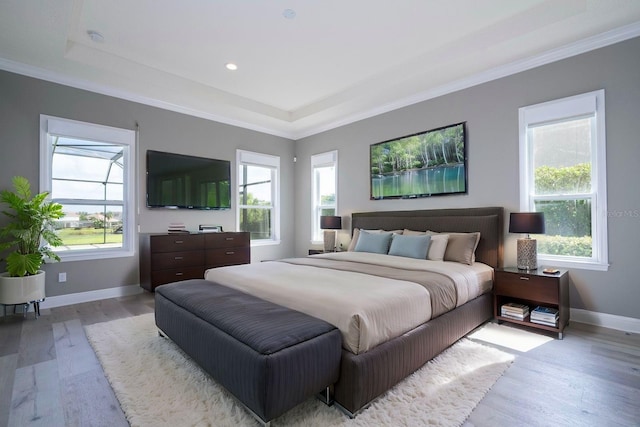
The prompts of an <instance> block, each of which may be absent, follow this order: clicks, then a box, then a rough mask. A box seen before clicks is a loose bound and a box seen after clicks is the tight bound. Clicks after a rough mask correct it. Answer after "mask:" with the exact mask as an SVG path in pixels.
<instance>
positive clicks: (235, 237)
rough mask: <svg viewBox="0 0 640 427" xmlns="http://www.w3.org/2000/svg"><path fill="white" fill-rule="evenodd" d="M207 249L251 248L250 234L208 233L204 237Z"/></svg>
mask: <svg viewBox="0 0 640 427" xmlns="http://www.w3.org/2000/svg"><path fill="white" fill-rule="evenodd" d="M204 238H205V242H206V247H207V248H237V247H243V246H247V247H248V246H249V245H250V241H249V233H242V232H239V233H207V234H205V235H204Z"/></svg>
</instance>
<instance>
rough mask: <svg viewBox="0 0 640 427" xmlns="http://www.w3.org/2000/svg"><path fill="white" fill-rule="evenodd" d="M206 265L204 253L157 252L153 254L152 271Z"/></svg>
mask: <svg viewBox="0 0 640 427" xmlns="http://www.w3.org/2000/svg"><path fill="white" fill-rule="evenodd" d="M203 264H204V252H203V251H182V252H157V253H153V254H151V269H152V270H164V269H167V268H180V267H197V266H202V265H203Z"/></svg>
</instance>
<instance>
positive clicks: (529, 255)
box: [509, 212, 544, 270]
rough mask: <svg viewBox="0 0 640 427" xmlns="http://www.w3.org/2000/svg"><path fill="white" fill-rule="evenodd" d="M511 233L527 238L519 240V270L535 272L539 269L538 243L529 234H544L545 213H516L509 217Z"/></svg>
mask: <svg viewBox="0 0 640 427" xmlns="http://www.w3.org/2000/svg"><path fill="white" fill-rule="evenodd" d="M509 233H522V234H526V235H527V236H526V237H524V238H520V239H518V261H517V265H518V269H520V270H535V269H537V268H538V243H537V242H536V239H532V238H531V237H530V236H529V234H544V213H542V212H515V213H511V216H510V217H509Z"/></svg>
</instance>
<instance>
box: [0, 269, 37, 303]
mask: <svg viewBox="0 0 640 427" xmlns="http://www.w3.org/2000/svg"><path fill="white" fill-rule="evenodd" d="M44 277H45V275H44V271H42V270H38V273H37V274H34V275H33V276H24V277H10V276H9V273H2V274H0V304H5V305H13V304H24V303H27V302H33V301H41V300H43V299H44V297H45V294H44V283H45V280H44Z"/></svg>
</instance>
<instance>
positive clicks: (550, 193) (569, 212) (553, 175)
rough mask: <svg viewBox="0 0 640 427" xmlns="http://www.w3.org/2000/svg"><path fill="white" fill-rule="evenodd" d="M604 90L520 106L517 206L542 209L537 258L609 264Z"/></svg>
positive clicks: (571, 263) (590, 266) (602, 266)
mask: <svg viewBox="0 0 640 427" xmlns="http://www.w3.org/2000/svg"><path fill="white" fill-rule="evenodd" d="M604 126H605V120H604V91H602V90H601V91H596V92H591V93H587V94H583V95H578V96H574V97H570V98H564V99H560V100H557V101H551V102H547V103H543V104H537V105H533V106H529V107H523V108H521V109H520V166H521V172H520V174H521V176H520V195H521V200H520V210H521V211H523V212H544V214H545V226H546V233H545V234H544V235H540V236H536V238H537V240H538V258H539V259H540V260H541V262H548V263H553V264H554V265H558V266H565V267H578V268H587V269H595V270H606V269H607V268H608V256H607V252H608V251H607V207H606V200H607V196H606V170H605V168H606V161H605V152H606V151H605V129H604Z"/></svg>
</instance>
